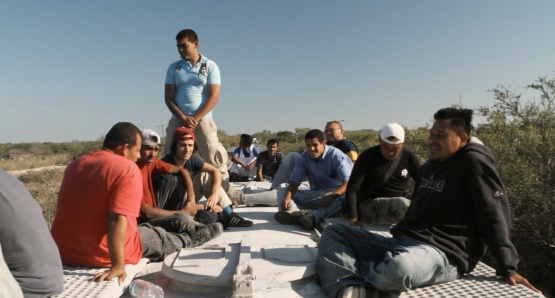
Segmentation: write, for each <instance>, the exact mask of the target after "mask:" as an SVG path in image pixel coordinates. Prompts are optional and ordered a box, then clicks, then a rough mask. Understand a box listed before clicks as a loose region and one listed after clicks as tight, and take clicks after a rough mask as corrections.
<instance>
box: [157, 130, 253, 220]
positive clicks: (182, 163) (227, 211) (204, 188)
mask: <svg viewBox="0 0 555 298" xmlns="http://www.w3.org/2000/svg"><path fill="white" fill-rule="evenodd" d="M196 150H197V146H196V137H195V134H194V133H193V131H192V130H191V129H189V128H186V127H178V128H177V129H176V130H175V132H174V134H173V136H172V142H171V148H170V153H169V154H168V155H166V156H164V157H163V158H162V160H163V161H165V162H167V163H169V164H172V165H176V166H177V167H179V168H183V169H187V170H188V171H189V173H191V175H192V177H193V189H194V194H195V197H196V198H197V201H198V200H199V199H200V198H202V197H203V196H204V197H205V198H206V204H204V206H202V208H204V209H205V210H208V211H211V212H214V213H220V214H221V217H223V222H224V225H226V226H228V227H250V226H252V224H253V222H252V221H250V220H247V219H244V218H242V217H241V216H239V215H238V214H237V213H235V212H233V209H232V208H231V205H232V202H231V200H230V199H229V197H228V195H227V194H226V192H225V190H223V188H222V187H221V183H222V174H221V172H220V171H219V170H218V169H217V168H216V167H214V166H213V165H211V164H209V163H205V162H204V161H203V160H202V158H200V157H199V156H197V155H193V153H195V151H196ZM169 178H171V177H168V176H167V175H164V176H155V178H154V183H155V184H156V187H158V188H161V187H163V185H165V184H166V183H168V181H169V180H168V179H169ZM179 187H180V188H183V187H184V185H183V184H180V186H179Z"/></svg>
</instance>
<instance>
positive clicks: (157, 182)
mask: <svg viewBox="0 0 555 298" xmlns="http://www.w3.org/2000/svg"><path fill="white" fill-rule="evenodd" d="M162 160H163V161H165V162H167V163H169V164H172V165H176V162H175V160H174V159H173V156H172V155H171V154H167V155H166V156H164V157H163V158H162ZM203 167H204V160H202V158H200V157H199V156H196V155H193V156H191V158H190V159H189V160H187V161H186V162H185V165H183V168H185V169H186V170H187V171H189V173H190V174H191V176H193V175H194V174H195V173H196V172H198V171H200V170H202V168H203ZM169 177H171V175H170V174H165V175H153V176H152V187H153V188H154V192H156V191H157V190H158V189H159V188H160V187H161V186H162V185H163V184H164V183H166V182H167V181H168V179H169Z"/></svg>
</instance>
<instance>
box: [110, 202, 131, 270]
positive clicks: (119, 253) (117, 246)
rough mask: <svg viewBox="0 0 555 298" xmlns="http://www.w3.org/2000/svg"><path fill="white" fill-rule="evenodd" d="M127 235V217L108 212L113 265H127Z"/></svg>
mask: <svg viewBox="0 0 555 298" xmlns="http://www.w3.org/2000/svg"><path fill="white" fill-rule="evenodd" d="M126 235H127V217H126V216H125V215H121V214H116V213H112V212H111V213H109V214H108V251H109V252H110V260H111V261H112V267H115V266H121V265H125V239H126Z"/></svg>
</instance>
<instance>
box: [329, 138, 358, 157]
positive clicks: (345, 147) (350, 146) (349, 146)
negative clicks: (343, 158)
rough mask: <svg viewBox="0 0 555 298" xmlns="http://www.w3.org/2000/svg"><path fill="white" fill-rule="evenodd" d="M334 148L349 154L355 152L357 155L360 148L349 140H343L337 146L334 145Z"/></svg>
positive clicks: (336, 143)
mask: <svg viewBox="0 0 555 298" xmlns="http://www.w3.org/2000/svg"><path fill="white" fill-rule="evenodd" d="M333 147H335V148H337V149H339V150H341V151H342V152H343V153H345V154H347V153H349V152H350V151H354V152H356V153H358V148H357V146H356V145H355V143H353V142H351V141H349V140H347V139H343V140H341V141H339V142H335V144H333Z"/></svg>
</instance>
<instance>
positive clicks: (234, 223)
mask: <svg viewBox="0 0 555 298" xmlns="http://www.w3.org/2000/svg"><path fill="white" fill-rule="evenodd" d="M226 220H227V226H228V227H250V226H252V221H250V220H247V219H244V218H242V217H241V216H239V215H238V214H237V213H235V212H233V213H232V215H231V217H228V218H226Z"/></svg>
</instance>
